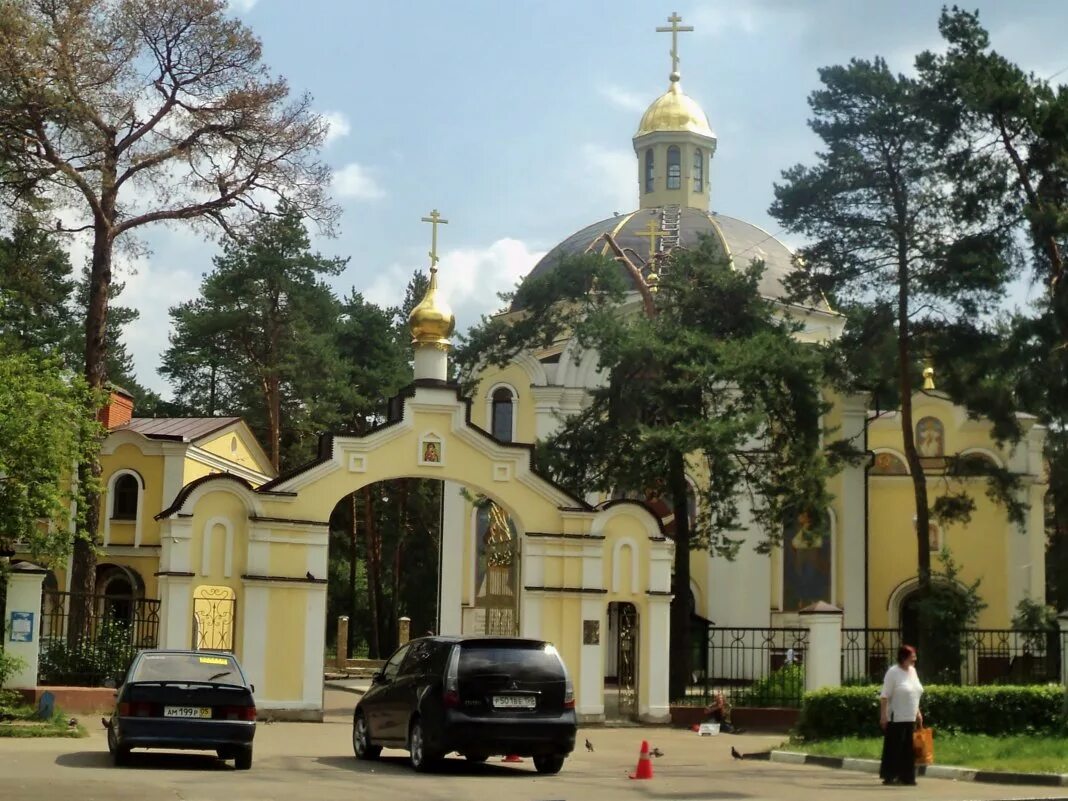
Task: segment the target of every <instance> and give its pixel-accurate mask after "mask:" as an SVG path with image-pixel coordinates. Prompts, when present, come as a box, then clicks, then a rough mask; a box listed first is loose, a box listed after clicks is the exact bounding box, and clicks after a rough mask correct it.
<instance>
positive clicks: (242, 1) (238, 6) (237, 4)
mask: <svg viewBox="0 0 1068 801" xmlns="http://www.w3.org/2000/svg"><path fill="white" fill-rule="evenodd" d="M258 2H259V0H229V4H230V8H232V9H233V10H234V11H236V12H237V13H238V14H247V13H248V12H250V11H251V10H252V7H253V6H255V5H256V3H258Z"/></svg>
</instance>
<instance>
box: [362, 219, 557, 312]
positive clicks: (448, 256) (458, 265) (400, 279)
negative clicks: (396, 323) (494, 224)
mask: <svg viewBox="0 0 1068 801" xmlns="http://www.w3.org/2000/svg"><path fill="white" fill-rule="evenodd" d="M544 255H545V253H544V251H535V250H531V249H530V248H529V247H528V246H527V245H526V243H524V242H521V241H519V240H518V239H498V240H497V241H496V242H494V243H493V244H491V245H490V246H489V247H486V248H461V249H457V250H448V251H444V252H443V253H442V254H441V259H440V261H439V262H438V283H439V287H440V290H439V291H440V293H441V297H442V298H443V299H444V300H445V302H446V303H448V304H449V306H451V307H452V311H453V314H455V315H456V324H457V328H458V329H459V330H461V331H464V330H467V329H468V328H469V327H471V326H472V325H474V324H475V323H477V322H478V320H479V318H480V317H481V316H482V315H483V314H492V313H493V312H496V311H499V310H500V309H501V307H502V306H503V304H502V303H501V300H500V298H498V297H497V295H498V293H500V292H510V291H511V290H513V289H515V286H516V284H517V283H518V282H519V281H520V279H522V278H523V277H524V276H526V274H527V273H529V272H530V271H531V270H532V269H533V268H534V265H535V264H537V263H538V260H539V259H541V257H542V256H544ZM415 269H416V267H415V266H413V265H411V264H404V265H401V264H394V265H392V266H391V267H389V268H388V269H386V270H383V271H382V272H381V273H379V275H378V277H377V278H375V280H374V281H373V282H372V283H371V284H370V286H368V287H367V289H366V290H365V291H364V293H363V294H364V297H366V298H367V299H368V300H370V301H371V302H373V303H378V304H380V305H382V306H394V305H397V304H398V303H399V302H400V301H401V299H402V298H403V296H404V287H405V286H406V285H407V283H408V279H410V278H411V276H412V273H413V272H414V271H415ZM419 269H426V265H425V264H424V265H419Z"/></svg>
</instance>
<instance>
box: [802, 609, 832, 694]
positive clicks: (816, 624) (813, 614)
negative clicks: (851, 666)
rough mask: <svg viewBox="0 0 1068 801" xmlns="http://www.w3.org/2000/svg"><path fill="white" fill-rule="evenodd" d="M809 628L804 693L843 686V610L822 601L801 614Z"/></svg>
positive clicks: (803, 621)
mask: <svg viewBox="0 0 1068 801" xmlns="http://www.w3.org/2000/svg"><path fill="white" fill-rule="evenodd" d="M801 625H802V626H807V627H808V647H807V648H806V650H805V654H804V657H803V659H804V660H805V690H806V692H811V691H812V690H818V689H820V688H821V687H841V686H842V610H841V609H839V608H838V607H836V606H832V605H831V604H828V603H824V602H823V601H820V602H819V603H815V604H813V605H812V606H807V607H805V608H804V609H802V610H801Z"/></svg>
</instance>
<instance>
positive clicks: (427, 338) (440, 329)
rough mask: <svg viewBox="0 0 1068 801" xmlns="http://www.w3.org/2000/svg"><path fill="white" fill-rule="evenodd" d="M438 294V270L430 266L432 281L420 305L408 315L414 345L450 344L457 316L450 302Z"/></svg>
mask: <svg viewBox="0 0 1068 801" xmlns="http://www.w3.org/2000/svg"><path fill="white" fill-rule="evenodd" d="M437 294H438V271H437V269H435V268H434V267H431V268H430V283H429V284H428V285H427V288H426V294H425V295H423V299H422V300H421V301H419V305H418V306H416V307H415V308H414V309H412V313H411V314H409V315H408V330H409V331H411V332H412V344H413V345H438V346H441V345H448V344H449V337H450V336H452V332H453V330H454V329H455V328H456V318H455V317H454V316H453V314H452V309H450V308H449V306H448V304H446V303H445V302H444V301H442V300H440V299H439V298H438V296H437Z"/></svg>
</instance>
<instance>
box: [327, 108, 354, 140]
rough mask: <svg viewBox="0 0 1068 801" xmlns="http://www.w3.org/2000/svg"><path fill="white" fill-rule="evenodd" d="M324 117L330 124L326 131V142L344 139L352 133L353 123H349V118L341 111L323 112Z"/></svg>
mask: <svg viewBox="0 0 1068 801" xmlns="http://www.w3.org/2000/svg"><path fill="white" fill-rule="evenodd" d="M323 119H324V120H326V122H327V124H328V125H329V126H330V127H329V128H328V129H327V132H326V144H328V145H329V144H330V143H331V142H335V141H337V140H338V139H344V138H345V137H346V136H348V135H349V134H350V133H352V125H351V124H350V123H349V118H348V117H346V116H345V114H344V113H343V112H341V111H326V112H323Z"/></svg>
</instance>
